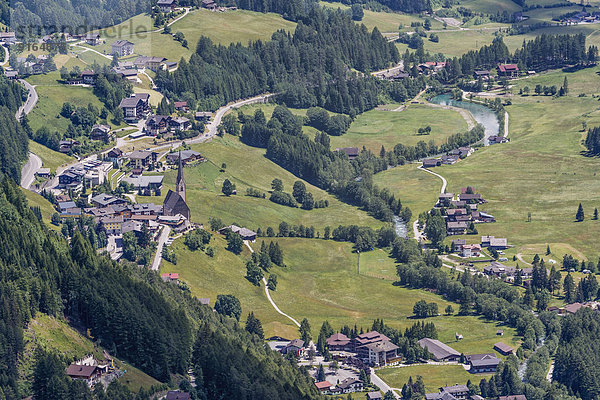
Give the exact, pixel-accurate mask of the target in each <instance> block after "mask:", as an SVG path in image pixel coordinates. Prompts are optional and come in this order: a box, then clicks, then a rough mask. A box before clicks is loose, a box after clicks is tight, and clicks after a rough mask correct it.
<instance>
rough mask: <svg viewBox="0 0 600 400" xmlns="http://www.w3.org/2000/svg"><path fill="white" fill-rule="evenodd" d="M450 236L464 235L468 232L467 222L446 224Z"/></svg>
mask: <svg viewBox="0 0 600 400" xmlns="http://www.w3.org/2000/svg"><path fill="white" fill-rule="evenodd" d="M446 228H447V231H448V235H464V234H465V231H466V230H467V222H466V221H458V222H448V223H447V224H446Z"/></svg>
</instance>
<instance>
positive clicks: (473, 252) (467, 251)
mask: <svg viewBox="0 0 600 400" xmlns="http://www.w3.org/2000/svg"><path fill="white" fill-rule="evenodd" d="M460 255H461V256H463V257H479V256H480V255H481V246H480V245H478V244H465V245H464V246H462V248H461V252H460Z"/></svg>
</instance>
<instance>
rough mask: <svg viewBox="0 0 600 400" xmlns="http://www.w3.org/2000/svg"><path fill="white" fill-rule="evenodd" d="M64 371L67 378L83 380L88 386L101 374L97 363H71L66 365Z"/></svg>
mask: <svg viewBox="0 0 600 400" xmlns="http://www.w3.org/2000/svg"><path fill="white" fill-rule="evenodd" d="M66 372H67V376H68V377H69V378H71V379H80V380H83V381H85V383H87V385H88V386H90V387H91V386H93V385H94V384H95V383H96V382H97V381H98V379H99V378H100V376H101V375H102V370H101V369H100V368H98V366H97V365H77V364H71V365H69V366H68V367H67V371H66Z"/></svg>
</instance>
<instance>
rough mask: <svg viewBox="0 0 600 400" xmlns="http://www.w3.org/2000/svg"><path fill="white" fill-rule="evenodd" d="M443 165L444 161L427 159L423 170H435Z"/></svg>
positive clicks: (424, 161)
mask: <svg viewBox="0 0 600 400" xmlns="http://www.w3.org/2000/svg"><path fill="white" fill-rule="evenodd" d="M440 165H442V160H437V159H433V158H427V159H425V160H423V168H433V167H439V166H440Z"/></svg>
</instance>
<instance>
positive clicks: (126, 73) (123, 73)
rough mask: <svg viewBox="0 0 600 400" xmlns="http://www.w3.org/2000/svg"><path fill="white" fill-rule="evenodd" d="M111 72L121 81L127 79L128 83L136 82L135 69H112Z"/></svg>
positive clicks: (136, 74)
mask: <svg viewBox="0 0 600 400" xmlns="http://www.w3.org/2000/svg"><path fill="white" fill-rule="evenodd" d="M113 71H114V72H115V74H117V75H119V76H120V77H121V78H123V79H127V80H128V81H131V82H137V81H138V71H137V69H127V68H119V67H113Z"/></svg>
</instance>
